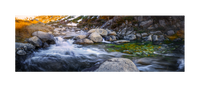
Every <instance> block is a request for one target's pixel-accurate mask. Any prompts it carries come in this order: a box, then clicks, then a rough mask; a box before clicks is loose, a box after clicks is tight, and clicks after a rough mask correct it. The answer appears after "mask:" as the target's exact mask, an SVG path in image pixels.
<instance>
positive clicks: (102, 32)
mask: <svg viewBox="0 0 200 86" xmlns="http://www.w3.org/2000/svg"><path fill="white" fill-rule="evenodd" d="M96 32H97V33H99V34H100V35H101V36H107V35H108V32H107V31H106V30H104V29H96Z"/></svg>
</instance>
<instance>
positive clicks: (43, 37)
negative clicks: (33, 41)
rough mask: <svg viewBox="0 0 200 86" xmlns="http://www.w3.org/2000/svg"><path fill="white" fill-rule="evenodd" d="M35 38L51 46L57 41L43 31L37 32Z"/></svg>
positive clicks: (34, 34) (34, 33)
mask: <svg viewBox="0 0 200 86" xmlns="http://www.w3.org/2000/svg"><path fill="white" fill-rule="evenodd" d="M32 35H33V36H37V37H38V38H40V39H41V40H42V42H43V43H44V42H48V43H49V44H55V39H54V36H53V35H52V34H49V33H47V32H42V31H36V32H33V33H32Z"/></svg>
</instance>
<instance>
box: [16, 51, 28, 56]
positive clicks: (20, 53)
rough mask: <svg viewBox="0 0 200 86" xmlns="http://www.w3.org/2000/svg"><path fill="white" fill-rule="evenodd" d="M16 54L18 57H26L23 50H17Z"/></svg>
mask: <svg viewBox="0 0 200 86" xmlns="http://www.w3.org/2000/svg"><path fill="white" fill-rule="evenodd" d="M17 54H18V55H26V52H25V51H24V50H18V51H17Z"/></svg>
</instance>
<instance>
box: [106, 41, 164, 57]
mask: <svg viewBox="0 0 200 86" xmlns="http://www.w3.org/2000/svg"><path fill="white" fill-rule="evenodd" d="M106 46H107V47H108V51H110V52H116V51H119V52H122V53H128V54H132V55H133V56H138V57H139V56H141V57H154V56H155V54H154V53H153V52H154V51H156V50H158V49H159V48H161V46H159V45H152V43H151V42H146V43H144V44H140V43H137V42H135V43H124V44H119V45H117V44H107V45H106Z"/></svg>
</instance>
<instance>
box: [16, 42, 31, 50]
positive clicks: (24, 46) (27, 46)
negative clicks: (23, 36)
mask: <svg viewBox="0 0 200 86" xmlns="http://www.w3.org/2000/svg"><path fill="white" fill-rule="evenodd" d="M15 49H16V50H21V49H23V50H25V51H32V50H34V49H35V46H33V45H32V44H30V43H18V42H16V43H15Z"/></svg>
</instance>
